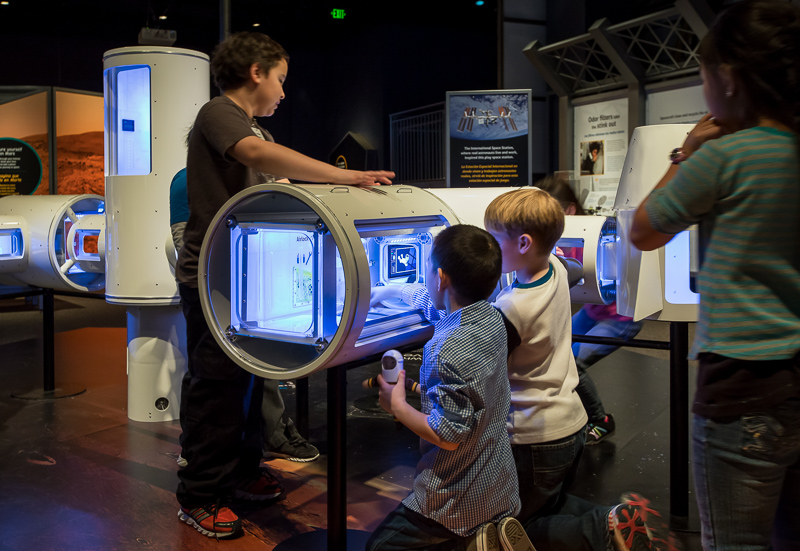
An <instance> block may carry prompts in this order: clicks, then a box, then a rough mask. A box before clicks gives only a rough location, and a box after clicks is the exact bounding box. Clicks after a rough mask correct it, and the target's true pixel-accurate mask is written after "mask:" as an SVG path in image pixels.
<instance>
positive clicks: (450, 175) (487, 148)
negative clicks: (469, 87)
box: [445, 90, 531, 187]
mask: <svg viewBox="0 0 800 551" xmlns="http://www.w3.org/2000/svg"><path fill="white" fill-rule="evenodd" d="M530 102H531V92H530V90H493V91H492V90H488V91H486V90H484V91H465V92H448V93H447V107H446V111H445V112H446V114H447V126H446V128H447V159H448V160H447V184H448V186H450V187H485V186H515V185H529V184H530V179H531V173H530V165H531V158H530V157H531V148H530V133H529V126H530V108H529V107H530Z"/></svg>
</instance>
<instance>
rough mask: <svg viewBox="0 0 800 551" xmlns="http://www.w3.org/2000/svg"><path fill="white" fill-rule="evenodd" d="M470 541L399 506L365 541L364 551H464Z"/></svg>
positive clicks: (468, 538)
mask: <svg viewBox="0 0 800 551" xmlns="http://www.w3.org/2000/svg"><path fill="white" fill-rule="evenodd" d="M470 539H472V538H471V537H462V536H457V535H456V534H454V533H453V532H451V531H450V530H448V529H447V528H445V527H444V526H442V525H441V524H439V523H438V522H436V521H435V520H431V519H429V518H427V517H424V516H422V515H420V514H419V513H417V512H415V511H412V510H411V509H409V508H408V507H406V506H405V505H403V504H402V503H401V504H400V505H398V506H397V508H396V509H395V510H394V511H392V512H391V513H389V515H388V516H387V517H386V518H385V519H383V522H381V523H380V525H378V527H377V528H376V529H375V531H374V532H373V533H372V535H371V536H370V538H369V541H367V547H366V551H404V550H406V549H426V550H431V551H433V550H435V551H465V550H466V549H467V544H468V543H469V541H470Z"/></svg>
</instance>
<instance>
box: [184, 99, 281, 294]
mask: <svg viewBox="0 0 800 551" xmlns="http://www.w3.org/2000/svg"><path fill="white" fill-rule="evenodd" d="M253 135H255V136H257V137H259V138H261V139H263V140H267V141H274V140H273V139H272V136H270V134H269V132H267V131H266V130H264V129H263V128H261V127H260V126H259V125H258V124H257V123H256V122H255V119H251V118H249V117H248V116H247V114H246V113H245V112H244V110H242V109H241V108H240V107H239V106H238V105H236V104H235V103H234V102H233V101H231V100H230V99H228V98H227V97H225V96H220V97H217V98H214V99H212V100H211V101H209V102H208V103H206V104H205V105H204V106H203V107H201V108H200V111H199V112H198V113H197V118H196V119H195V122H194V127H193V128H192V134H191V137H190V138H189V152H188V154H187V157H186V190H187V192H188V195H189V220H188V221H187V223H186V230H185V231H184V234H183V239H184V245H183V247H182V248H181V250H180V255H179V256H178V265H177V267H176V269H175V277H176V278H177V280H178V281H179V282H180V283H183V284H185V285H188V286H189V287H197V266H198V260H199V257H200V248H201V246H202V245H203V239H204V238H205V235H206V231H207V230H208V227H209V225H210V224H211V221H212V220H213V219H214V216H216V214H217V212H218V211H219V210H220V208H222V205H224V204H225V202H226V201H227V200H228V199H230V198H231V197H233V196H234V195H235V194H237V193H238V192H240V191H242V190H243V189H245V188H246V187H250V186H254V185H256V184H262V183H266V182H271V181H274V180H275V178H274V177H273V176H271V175H268V174H262V173H260V172H258V171H257V170H254V169H251V168H248V167H247V166H245V165H243V164H242V163H240V162H239V161H237V160H236V159H234V158H232V157H230V156H229V155H226V152H227V151H228V150H229V149H230V148H231V147H233V146H234V145H235V144H236V143H237V142H238V141H239V140H242V139H244V138H247V137H248V136H253Z"/></svg>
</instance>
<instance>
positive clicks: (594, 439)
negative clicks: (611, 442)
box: [586, 413, 617, 446]
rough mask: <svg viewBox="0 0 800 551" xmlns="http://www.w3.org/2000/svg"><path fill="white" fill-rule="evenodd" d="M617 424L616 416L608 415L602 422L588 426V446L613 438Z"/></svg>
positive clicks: (593, 422) (591, 423)
mask: <svg viewBox="0 0 800 551" xmlns="http://www.w3.org/2000/svg"><path fill="white" fill-rule="evenodd" d="M616 428H617V424H616V423H615V422H614V416H613V415H611V414H610V413H607V414H606V416H605V418H604V419H602V420H600V421H592V422H590V423H588V424H587V425H586V445H587V446H593V445H594V444H597V443H598V442H601V441H603V440H605V439H606V438H608V437H609V436H611V434H612V433H613V432H614V430H615V429H616Z"/></svg>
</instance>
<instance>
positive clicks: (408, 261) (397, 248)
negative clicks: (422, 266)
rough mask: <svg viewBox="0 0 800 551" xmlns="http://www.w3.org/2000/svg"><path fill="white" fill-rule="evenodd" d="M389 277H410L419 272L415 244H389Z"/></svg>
mask: <svg viewBox="0 0 800 551" xmlns="http://www.w3.org/2000/svg"><path fill="white" fill-rule="evenodd" d="M387 252H388V257H389V273H388V277H389V279H397V278H400V277H409V276H413V275H416V273H417V248H416V247H415V246H413V245H389V246H388V247H387Z"/></svg>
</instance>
